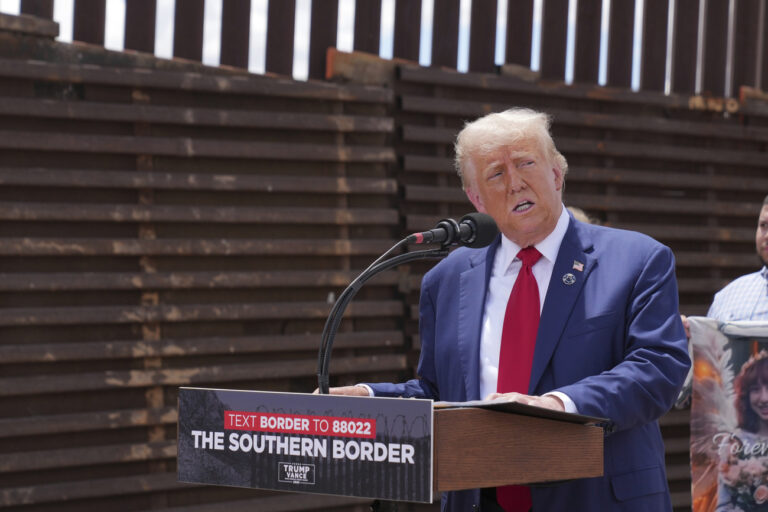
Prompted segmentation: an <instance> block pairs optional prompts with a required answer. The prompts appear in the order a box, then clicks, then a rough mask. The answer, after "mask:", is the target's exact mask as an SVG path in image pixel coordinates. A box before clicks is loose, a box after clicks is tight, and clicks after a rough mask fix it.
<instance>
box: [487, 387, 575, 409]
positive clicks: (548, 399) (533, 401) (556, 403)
mask: <svg viewBox="0 0 768 512" xmlns="http://www.w3.org/2000/svg"><path fill="white" fill-rule="evenodd" d="M499 398H506V399H507V400H508V401H510V402H518V403H521V404H525V405H533V406H534V407H541V408H543V409H552V410H553V411H565V405H563V402H562V400H560V398H558V397H557V396H555V395H544V396H531V395H524V394H522V393H515V392H512V393H491V394H490V395H488V396H487V397H485V399H486V400H496V399H499Z"/></svg>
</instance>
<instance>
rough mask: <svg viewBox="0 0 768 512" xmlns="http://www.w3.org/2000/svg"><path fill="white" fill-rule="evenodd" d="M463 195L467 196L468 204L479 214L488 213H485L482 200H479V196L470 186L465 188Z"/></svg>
mask: <svg viewBox="0 0 768 512" xmlns="http://www.w3.org/2000/svg"><path fill="white" fill-rule="evenodd" d="M464 193H465V194H467V198H468V199H469V202H470V203H472V204H473V205H474V207H475V210H477V211H478V212H480V213H488V212H487V211H485V205H484V204H483V200H482V199H480V196H479V195H478V193H477V192H476V191H475V189H474V188H473V187H472V186H471V185H470V186H467V187H466V188H465V189H464Z"/></svg>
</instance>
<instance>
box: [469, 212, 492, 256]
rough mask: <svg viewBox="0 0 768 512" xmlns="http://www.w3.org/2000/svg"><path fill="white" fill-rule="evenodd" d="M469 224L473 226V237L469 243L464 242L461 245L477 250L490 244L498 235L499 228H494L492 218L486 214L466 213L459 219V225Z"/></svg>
mask: <svg viewBox="0 0 768 512" xmlns="http://www.w3.org/2000/svg"><path fill="white" fill-rule="evenodd" d="M464 222H470V223H472V224H474V226H475V236H474V239H473V240H471V241H470V242H466V243H464V244H463V245H466V246H467V247H472V248H474V249H479V248H480V247H485V246H488V245H490V244H491V242H493V241H494V240H495V239H496V237H497V236H498V234H499V228H498V227H496V222H495V221H494V220H493V217H491V216H490V215H488V214H487V213H480V212H473V213H468V214H466V215H465V216H464V217H462V218H461V223H464Z"/></svg>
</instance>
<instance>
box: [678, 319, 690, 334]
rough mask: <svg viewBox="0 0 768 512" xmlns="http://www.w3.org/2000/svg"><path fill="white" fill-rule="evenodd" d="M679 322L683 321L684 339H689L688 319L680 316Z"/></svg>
mask: <svg viewBox="0 0 768 512" xmlns="http://www.w3.org/2000/svg"><path fill="white" fill-rule="evenodd" d="M680 320H682V321H683V327H684V328H685V337H686V338H690V337H691V326H690V324H689V323H688V317H687V316H685V315H680Z"/></svg>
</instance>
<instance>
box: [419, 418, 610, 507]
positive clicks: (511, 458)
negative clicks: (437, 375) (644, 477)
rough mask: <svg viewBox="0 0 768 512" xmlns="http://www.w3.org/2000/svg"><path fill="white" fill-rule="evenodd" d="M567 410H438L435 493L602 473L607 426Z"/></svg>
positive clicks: (436, 419)
mask: <svg viewBox="0 0 768 512" xmlns="http://www.w3.org/2000/svg"><path fill="white" fill-rule="evenodd" d="M515 405H517V406H518V407H517V408H520V407H519V404H515ZM526 407H527V406H522V408H526ZM528 409H534V408H530V407H528ZM564 414H565V413H557V414H547V416H550V417H542V416H535V415H522V414H519V413H516V412H512V411H510V412H505V411H498V410H492V409H485V408H476V407H460V408H448V409H439V408H436V409H435V412H434V438H433V439H434V446H433V452H434V459H433V464H434V466H433V467H434V472H433V487H434V490H435V492H438V491H456V490H461V489H474V488H477V487H496V486H499V485H508V484H530V483H542V482H551V481H557V480H569V479H573V478H588V477H595V476H602V474H603V429H602V428H601V427H599V426H596V425H594V424H590V423H580V422H572V421H568V420H562V419H556V418H558V417H562V418H565V417H566V416H565V415H564ZM582 418H584V417H582Z"/></svg>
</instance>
